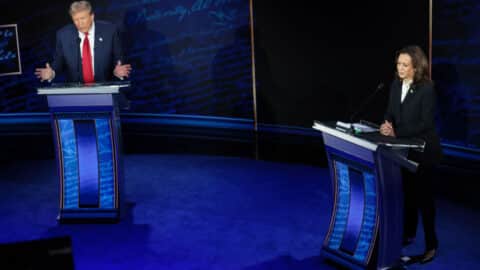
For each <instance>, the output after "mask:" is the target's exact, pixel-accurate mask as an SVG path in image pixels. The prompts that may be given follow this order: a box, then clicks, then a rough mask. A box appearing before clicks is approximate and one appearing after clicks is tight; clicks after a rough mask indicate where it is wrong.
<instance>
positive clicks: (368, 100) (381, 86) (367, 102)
mask: <svg viewBox="0 0 480 270" xmlns="http://www.w3.org/2000/svg"><path fill="white" fill-rule="evenodd" d="M384 87H385V85H384V84H383V83H382V82H381V83H379V84H378V85H377V88H376V89H375V91H373V93H372V94H371V95H370V96H368V97H367V99H365V101H364V102H363V103H362V104H361V105H360V107H359V108H358V110H356V111H355V112H354V113H353V114H352V115H351V116H350V118H349V120H350V123H351V122H353V120H354V118H355V117H357V115H358V114H359V113H361V112H362V111H363V110H364V109H365V106H367V105H368V104H369V103H370V102H371V101H372V99H373V98H374V97H375V96H376V95H377V93H378V92H380V90H382V89H383V88H384Z"/></svg>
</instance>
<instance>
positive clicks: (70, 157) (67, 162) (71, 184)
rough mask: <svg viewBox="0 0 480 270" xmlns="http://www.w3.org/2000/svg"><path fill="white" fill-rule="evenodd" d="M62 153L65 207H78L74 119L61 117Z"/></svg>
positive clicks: (59, 122) (59, 126)
mask: <svg viewBox="0 0 480 270" xmlns="http://www.w3.org/2000/svg"><path fill="white" fill-rule="evenodd" d="M57 123H58V129H59V130H58V132H59V135H60V144H61V155H62V162H63V171H62V174H63V191H62V192H63V208H65V209H68V208H77V207H78V162H77V143H76V138H75V128H74V124H73V120H69V119H59V120H58V121H57Z"/></svg>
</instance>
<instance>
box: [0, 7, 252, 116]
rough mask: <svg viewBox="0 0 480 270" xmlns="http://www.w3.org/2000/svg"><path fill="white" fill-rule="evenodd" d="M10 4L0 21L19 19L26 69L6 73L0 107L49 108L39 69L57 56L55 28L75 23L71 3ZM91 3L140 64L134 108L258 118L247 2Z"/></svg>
mask: <svg viewBox="0 0 480 270" xmlns="http://www.w3.org/2000/svg"><path fill="white" fill-rule="evenodd" d="M20 2H22V1H20ZM2 5H3V3H2ZM6 5H10V6H9V7H8V6H7V8H6V9H3V10H4V11H2V13H5V10H9V11H11V13H10V14H5V15H6V16H5V17H4V18H2V19H1V22H0V24H1V23H3V22H4V21H9V22H10V23H17V24H18V25H19V32H20V33H19V36H20V47H21V49H20V51H21V55H22V64H23V67H24V74H22V75H19V76H8V77H1V78H0V100H1V101H0V112H38V111H46V110H47V108H46V103H45V101H44V100H43V99H42V98H40V97H38V96H37V95H36V87H38V86H40V85H41V84H40V83H39V82H38V80H37V79H36V78H35V77H34V75H33V74H34V69H35V68H36V67H41V66H44V65H45V62H47V61H51V57H52V55H53V51H54V46H55V32H56V30H57V29H59V28H60V27H62V26H63V25H64V24H67V23H71V20H70V17H69V15H68V12H67V11H68V7H69V3H68V2H67V3H65V1H49V2H46V3H43V5H40V4H33V5H31V3H28V4H27V3H25V5H22V4H21V3H19V2H16V3H9V4H6ZM92 5H94V11H95V15H96V19H100V20H108V21H111V22H113V23H116V24H117V25H118V26H119V28H120V30H121V34H122V39H123V41H124V42H123V44H124V47H125V55H126V57H127V60H128V62H129V63H131V64H132V65H133V69H134V71H133V73H132V75H131V78H130V79H131V81H132V85H133V87H132V89H131V90H130V91H129V92H128V93H127V96H128V97H129V98H130V99H131V100H132V108H131V112H148V113H173V114H195V115H215V116H229V117H240V118H253V95H252V85H253V82H252V63H251V45H250V44H251V43H250V37H251V35H250V27H249V19H250V17H249V15H250V10H249V1H244V0H183V1H179V0H161V1H160V0H148V1H145V0H143V1H127V0H118V1H95V2H93V1H92ZM27 6H28V9H25V7H27ZM25 13H27V14H25ZM2 17H3V14H2ZM5 23H6V22H5Z"/></svg>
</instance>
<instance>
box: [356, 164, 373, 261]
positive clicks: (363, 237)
mask: <svg viewBox="0 0 480 270" xmlns="http://www.w3.org/2000/svg"><path fill="white" fill-rule="evenodd" d="M363 178H364V181H365V213H364V217H363V225H362V231H361V232H360V237H359V239H358V245H357V250H356V251H355V255H354V258H355V259H357V260H359V261H363V262H365V260H366V259H367V255H368V252H369V251H370V249H373V241H372V240H373V238H374V237H375V227H376V225H377V224H376V223H377V210H378V207H377V191H376V189H377V187H376V183H375V181H376V180H375V175H374V174H373V173H370V172H368V171H364V172H363Z"/></svg>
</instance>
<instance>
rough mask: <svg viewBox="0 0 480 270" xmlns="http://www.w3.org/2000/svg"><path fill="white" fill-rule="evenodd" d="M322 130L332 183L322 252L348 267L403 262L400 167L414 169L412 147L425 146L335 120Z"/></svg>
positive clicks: (322, 125) (384, 266)
mask: <svg viewBox="0 0 480 270" xmlns="http://www.w3.org/2000/svg"><path fill="white" fill-rule="evenodd" d="M313 128H314V129H316V130H319V131H321V132H322V136H323V140H324V144H325V149H326V153H327V159H328V166H329V170H330V177H331V180H332V187H333V208H332V215H331V219H330V226H329V229H328V231H327V234H326V236H325V239H324V242H323V245H322V249H321V255H322V256H323V257H325V258H327V259H330V260H332V261H335V262H337V263H339V264H341V265H343V266H345V267H347V268H349V269H390V268H394V267H397V266H398V265H399V263H400V261H399V259H400V256H401V249H402V233H403V188H402V179H401V172H400V168H401V167H405V168H406V169H408V170H411V171H415V170H416V168H417V166H418V164H417V163H415V162H413V161H410V160H408V159H407V158H406V154H407V153H408V149H410V148H419V149H422V148H423V146H424V144H423V145H422V144H421V143H419V142H416V141H410V140H407V141H405V140H404V141H402V140H395V139H393V138H390V137H386V136H382V135H380V134H378V132H372V133H371V134H370V135H369V134H368V133H364V134H361V133H359V134H356V133H355V132H350V131H348V130H345V129H343V128H338V126H336V124H335V123H321V122H317V121H315V122H314V125H313Z"/></svg>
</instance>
